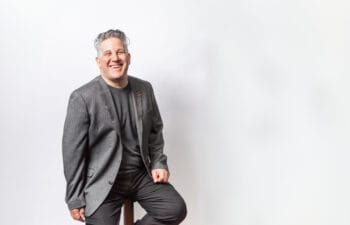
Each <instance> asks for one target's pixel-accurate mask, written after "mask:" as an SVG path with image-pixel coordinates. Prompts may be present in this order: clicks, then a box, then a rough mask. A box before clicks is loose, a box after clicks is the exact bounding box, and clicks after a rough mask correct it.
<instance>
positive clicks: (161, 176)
mask: <svg viewBox="0 0 350 225" xmlns="http://www.w3.org/2000/svg"><path fill="white" fill-rule="evenodd" d="M152 178H153V182H154V183H167V182H168V179H169V171H168V170H166V169H153V170H152Z"/></svg>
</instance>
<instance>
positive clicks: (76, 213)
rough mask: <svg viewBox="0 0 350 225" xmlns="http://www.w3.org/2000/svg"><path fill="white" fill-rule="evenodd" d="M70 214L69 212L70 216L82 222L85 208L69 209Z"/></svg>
mask: <svg viewBox="0 0 350 225" xmlns="http://www.w3.org/2000/svg"><path fill="white" fill-rule="evenodd" d="M70 214H71V216H72V218H73V219H75V220H79V221H82V222H84V221H85V209H84V208H81V209H72V210H70Z"/></svg>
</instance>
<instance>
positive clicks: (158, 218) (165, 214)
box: [135, 174, 187, 225]
mask: <svg viewBox="0 0 350 225" xmlns="http://www.w3.org/2000/svg"><path fill="white" fill-rule="evenodd" d="M135 200H136V201H138V202H139V204H140V205H141V207H142V208H144V209H145V210H146V212H147V214H146V215H145V216H144V217H143V218H142V219H141V220H139V221H138V222H137V223H136V225H177V224H180V223H181V222H182V221H183V220H184V218H185V217H186V214H187V209H186V204H185V201H184V200H183V198H182V197H181V196H180V194H179V193H178V192H177V191H176V190H175V188H174V187H173V186H172V185H171V184H170V183H159V184H155V183H153V181H152V179H151V178H150V177H149V176H148V175H147V174H145V175H144V176H143V179H142V180H141V182H140V183H139V184H138V188H137V191H136V193H135Z"/></svg>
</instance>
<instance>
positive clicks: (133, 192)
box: [86, 171, 187, 225]
mask: <svg viewBox="0 0 350 225" xmlns="http://www.w3.org/2000/svg"><path fill="white" fill-rule="evenodd" d="M123 198H128V199H131V200H133V201H137V202H139V204H140V205H141V207H142V208H143V209H145V211H146V212H147V214H146V215H145V216H144V217H143V218H142V219H141V220H138V221H137V222H136V223H135V224H136V225H178V224H180V223H181V222H182V221H183V220H184V219H185V217H186V213H187V210H186V204H185V202H184V200H183V198H182V197H181V196H180V194H179V193H178V192H177V191H176V190H175V188H174V187H173V186H172V185H171V184H170V183H159V184H155V183H153V181H152V179H151V178H150V176H149V175H148V174H147V172H146V171H141V172H135V173H128V174H126V175H118V176H117V179H116V182H115V183H114V185H113V187H112V190H111V192H110V193H109V195H108V196H107V198H106V199H105V200H104V202H103V203H102V204H101V206H100V207H99V208H98V209H97V210H96V211H95V212H94V213H93V214H92V215H91V216H89V217H86V225H118V224H119V220H120V212H121V207H122V205H123Z"/></svg>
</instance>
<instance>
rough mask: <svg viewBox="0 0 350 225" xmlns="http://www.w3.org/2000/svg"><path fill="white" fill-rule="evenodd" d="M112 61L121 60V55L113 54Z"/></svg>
mask: <svg viewBox="0 0 350 225" xmlns="http://www.w3.org/2000/svg"><path fill="white" fill-rule="evenodd" d="M112 60H113V61H117V60H119V55H118V54H117V53H113V54H112Z"/></svg>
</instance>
